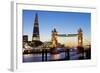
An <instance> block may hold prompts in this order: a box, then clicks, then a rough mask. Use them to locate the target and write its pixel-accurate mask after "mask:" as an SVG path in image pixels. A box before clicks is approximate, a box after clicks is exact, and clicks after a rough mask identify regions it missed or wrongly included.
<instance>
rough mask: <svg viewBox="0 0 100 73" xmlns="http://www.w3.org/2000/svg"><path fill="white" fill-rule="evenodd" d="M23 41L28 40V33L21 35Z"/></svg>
mask: <svg viewBox="0 0 100 73" xmlns="http://www.w3.org/2000/svg"><path fill="white" fill-rule="evenodd" d="M23 42H25V43H27V42H28V35H23Z"/></svg>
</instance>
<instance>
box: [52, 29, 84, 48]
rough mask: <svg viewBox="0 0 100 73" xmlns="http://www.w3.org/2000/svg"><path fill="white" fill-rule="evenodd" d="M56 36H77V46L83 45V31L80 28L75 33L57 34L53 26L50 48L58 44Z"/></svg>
mask: <svg viewBox="0 0 100 73" xmlns="http://www.w3.org/2000/svg"><path fill="white" fill-rule="evenodd" d="M57 37H77V39H78V46H79V47H83V31H82V29H81V28H80V29H79V30H78V31H77V33H76V34H58V32H57V31H56V29H55V28H54V30H53V31H52V38H51V42H52V48H57V44H58V39H57Z"/></svg>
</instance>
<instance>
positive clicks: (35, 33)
mask: <svg viewBox="0 0 100 73" xmlns="http://www.w3.org/2000/svg"><path fill="white" fill-rule="evenodd" d="M32 41H40V35H39V23H38V14H37V13H36V14H35V20H34V27H33V36H32Z"/></svg>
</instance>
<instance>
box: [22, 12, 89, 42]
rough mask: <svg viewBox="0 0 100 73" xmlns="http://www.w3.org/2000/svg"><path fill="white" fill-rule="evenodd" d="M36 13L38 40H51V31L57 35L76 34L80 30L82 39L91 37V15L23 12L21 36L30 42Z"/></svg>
mask: <svg viewBox="0 0 100 73" xmlns="http://www.w3.org/2000/svg"><path fill="white" fill-rule="evenodd" d="M36 13H38V21H39V31H40V40H42V41H49V40H51V31H52V30H53V28H56V29H57V31H58V33H59V34H69V33H72V34H73V33H77V30H78V29H79V28H82V30H83V34H84V38H86V39H87V40H90V37H91V13H82V12H81V13H79V12H56V11H35V10H23V34H24V35H28V37H29V40H32V32H33V25H34V19H35V14H36Z"/></svg>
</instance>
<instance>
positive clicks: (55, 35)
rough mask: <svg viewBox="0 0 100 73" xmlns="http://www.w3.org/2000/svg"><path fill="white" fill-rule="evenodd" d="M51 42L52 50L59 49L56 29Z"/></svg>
mask: <svg viewBox="0 0 100 73" xmlns="http://www.w3.org/2000/svg"><path fill="white" fill-rule="evenodd" d="M51 42H52V48H57V44H58V41H57V31H56V29H55V28H54V30H53V31H52V38H51Z"/></svg>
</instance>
